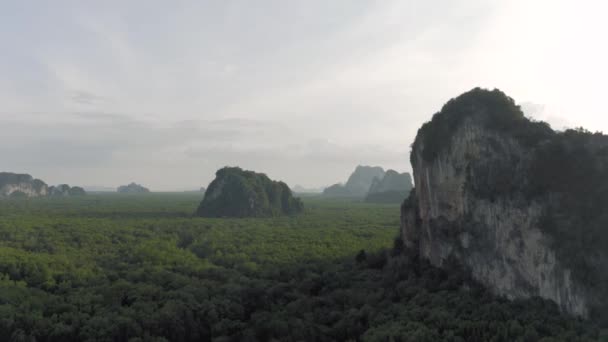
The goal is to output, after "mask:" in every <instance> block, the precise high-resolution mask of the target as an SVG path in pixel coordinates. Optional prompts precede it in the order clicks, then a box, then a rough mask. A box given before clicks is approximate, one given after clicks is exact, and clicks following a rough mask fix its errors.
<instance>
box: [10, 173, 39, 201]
mask: <svg viewBox="0 0 608 342" xmlns="http://www.w3.org/2000/svg"><path fill="white" fill-rule="evenodd" d="M47 194H48V186H47V185H46V183H44V182H43V181H41V180H40V179H35V178H34V177H32V176H30V175H28V174H19V173H12V172H0V198H9V197H39V196H46V195H47Z"/></svg>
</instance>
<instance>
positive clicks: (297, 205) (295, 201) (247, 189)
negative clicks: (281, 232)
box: [196, 167, 304, 217]
mask: <svg viewBox="0 0 608 342" xmlns="http://www.w3.org/2000/svg"><path fill="white" fill-rule="evenodd" d="M215 175H216V177H215V179H214V180H213V181H212V182H211V184H209V187H208V188H207V191H206V192H205V197H204V198H203V200H202V202H201V204H200V206H199V207H198V209H197V211H196V214H197V215H198V216H204V217H270V216H279V215H293V214H298V213H300V212H302V211H303V209H304V206H303V204H302V201H300V199H299V198H295V197H293V195H292V193H291V190H290V189H289V187H288V186H287V184H285V183H283V182H277V181H273V180H271V179H270V178H268V176H266V175H265V174H263V173H256V172H253V171H247V170H243V169H241V168H239V167H225V168H222V169H220V170H218V171H217V172H216V174H215Z"/></svg>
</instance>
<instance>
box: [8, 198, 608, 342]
mask: <svg viewBox="0 0 608 342" xmlns="http://www.w3.org/2000/svg"><path fill="white" fill-rule="evenodd" d="M197 199H198V196H197V195H196V194H158V195H157V194H144V195H130V196H125V195H122V196H121V195H117V194H107V195H89V196H85V197H74V198H70V197H67V198H64V199H61V200H51V199H48V198H43V199H31V200H29V201H4V202H2V203H0V340H11V341H20V340H27V341H34V340H36V341H87V340H89V341H93V340H97V341H211V340H213V341H222V340H224V341H244V340H249V341H271V340H273V339H274V340H280V341H347V340H361V341H387V340H389V341H390V340H393V341H399V340H400V341H472V342H476V341H509V342H510V341H520V340H521V341H527V340H530V341H535V340H539V341H597V340H598V338H599V337H598V331H597V328H596V327H595V326H594V325H593V324H591V323H589V322H585V321H579V320H576V319H572V318H569V317H567V316H564V315H563V314H561V313H559V312H558V310H557V308H556V306H555V305H554V304H551V303H548V302H545V301H542V300H538V299H533V300H527V301H516V302H510V301H507V300H505V299H502V298H498V297H495V296H492V295H491V294H490V293H488V292H487V291H485V290H483V289H482V288H480V287H479V286H478V285H477V284H475V283H474V282H471V281H470V280H468V279H466V278H464V277H463V276H462V273H460V272H459V271H458V270H457V269H456V268H451V267H450V268H449V271H443V270H439V269H436V268H434V267H432V266H430V265H429V264H426V263H425V262H423V261H420V260H417V259H416V258H414V257H410V256H408V255H407V254H406V252H407V251H403V250H400V249H397V250H392V251H388V250H385V248H388V247H389V246H390V245H391V243H392V240H393V239H392V238H393V236H394V235H395V234H394V233H395V228H394V227H396V226H397V225H398V219H397V218H398V212H399V208H398V206H395V205H372V204H364V203H350V204H348V205H346V204H344V203H338V202H330V201H319V200H316V199H313V198H310V199H308V201H309V202H307V203H306V204H307V208H308V210H307V211H306V212H305V213H303V214H302V215H298V216H293V217H289V216H285V217H275V218H267V219H265V218H261V219H209V218H197V217H195V218H191V217H189V214H190V213H191V212H192V210H193V209H194V207H195V206H196V204H197ZM394 243H395V245H396V246H403V243H402V241H401V242H400V241H399V239H397V240H396V241H395V242H394ZM357 253H359V254H358V255H359V257H358V258H357V260H355V256H356V255H357ZM363 255H365V257H363ZM543 338H545V339H544V340H543Z"/></svg>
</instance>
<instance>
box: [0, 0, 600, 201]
mask: <svg viewBox="0 0 608 342" xmlns="http://www.w3.org/2000/svg"><path fill="white" fill-rule="evenodd" d="M3 5H4V6H3V11H2V12H3V14H2V20H1V21H0V41H1V42H2V46H3V53H2V54H1V55H0V72H1V73H2V75H3V77H2V78H0V104H2V105H1V107H0V124H1V125H2V128H3V133H2V135H1V137H0V146H2V147H1V148H2V156H3V158H2V162H1V163H0V171H8V172H18V173H29V174H31V175H32V176H34V177H36V178H40V179H42V180H44V181H45V182H47V183H49V184H59V183H69V184H71V185H81V186H107V187H117V186H119V185H123V184H127V183H130V182H137V183H140V184H142V185H144V186H147V187H149V188H150V189H151V190H156V191H167V190H186V189H197V188H199V187H201V186H205V187H206V186H207V185H208V183H209V182H210V181H211V180H212V179H213V177H214V174H215V171H216V170H217V169H219V168H221V167H223V166H227V165H229V166H240V167H242V168H245V169H252V170H255V171H258V172H263V173H266V174H267V175H269V176H270V177H271V178H274V179H279V180H283V181H285V182H286V183H287V184H289V185H290V186H294V185H296V184H298V185H301V186H304V187H307V188H318V187H322V186H327V185H331V184H334V183H338V182H344V181H346V179H347V177H348V175H349V174H350V173H351V172H352V171H353V170H354V168H355V167H356V166H357V165H359V164H362V165H378V166H382V167H383V168H385V169H389V168H390V169H395V170H398V171H400V172H405V171H406V172H411V167H410V165H409V149H410V144H411V143H412V141H413V139H414V136H415V134H416V131H417V130H418V128H419V127H420V125H421V124H422V123H423V122H425V121H427V120H429V119H430V118H431V116H432V114H433V113H435V112H437V111H438V110H439V109H440V108H441V106H442V105H443V104H444V103H445V102H446V101H447V100H449V99H450V98H452V97H455V96H457V95H459V94H461V93H463V92H465V91H467V90H470V89H472V88H474V87H477V86H479V87H484V88H499V89H501V90H503V91H504V92H505V93H507V94H508V95H509V96H511V97H513V98H514V99H515V100H516V101H517V102H518V103H519V104H521V105H522V108H523V109H524V111H525V112H526V114H527V115H529V116H532V117H534V118H536V119H541V120H545V121H548V122H549V123H551V124H552V126H553V127H554V128H556V129H561V128H564V127H577V126H583V127H585V128H588V129H589V130H592V131H608V119H606V115H605V114H606V113H605V110H604V105H603V103H602V100H603V96H602V95H603V94H602V93H601V92H602V90H603V88H604V87H603V84H604V80H605V79H607V78H608V66H607V65H606V63H605V61H606V60H607V59H608V48H607V47H606V46H605V44H603V40H604V36H605V33H606V32H608V30H607V29H608V24H607V23H606V22H605V21H604V20H603V13H605V10H606V9H607V8H608V6H607V5H605V4H604V3H602V2H599V1H576V2H575V1H548V0H541V1H535V2H533V3H531V2H529V1H523V0H514V1H506V0H505V1H496V0H491V1H486V0H471V1H467V2H466V3H464V2H458V3H456V2H453V1H448V0H442V1H421V0H419V1H332V2H325V1H307V2H299V3H296V2H284V1H278V0H277V1H261V2H255V4H254V3H253V2H247V1H217V2H216V1H205V2H155V1H153V2H150V1H146V2H143V1H130V2H128V3H127V2H118V1H107V2H96V3H92V2H86V3H85V2H78V1H53V2H47V3H44V2H36V3H34V2H29V1H6V2H5V3H4V4H3Z"/></svg>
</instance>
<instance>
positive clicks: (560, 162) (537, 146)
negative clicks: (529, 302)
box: [401, 88, 608, 321]
mask: <svg viewBox="0 0 608 342" xmlns="http://www.w3.org/2000/svg"><path fill="white" fill-rule="evenodd" d="M411 163H412V167H413V171H414V182H415V191H414V192H413V194H412V195H411V196H410V198H409V199H407V200H406V201H405V202H404V204H403V206H402V216H401V221H402V223H401V232H402V238H403V240H404V242H405V245H406V246H407V247H409V248H411V249H413V250H415V251H417V252H418V253H419V254H420V255H421V256H422V257H424V258H427V259H428V260H430V261H431V262H432V263H433V264H434V265H437V266H444V265H446V264H447V263H448V262H452V261H456V262H458V263H460V264H461V265H462V266H464V267H465V268H466V269H468V270H469V271H470V272H471V274H472V276H473V277H474V278H475V279H477V280H478V281H480V282H481V283H483V284H485V285H487V286H488V287H489V288H491V289H492V290H493V291H494V292H495V293H497V294H501V295H504V296H506V297H508V298H525V297H532V296H540V297H543V298H546V299H549V300H552V301H554V302H555V303H557V305H558V306H559V307H560V308H561V309H563V310H564V311H567V312H569V313H572V314H575V315H581V316H585V317H593V318H595V319H601V320H604V321H605V320H606V308H607V307H608V306H607V298H608V296H607V292H608V255H607V253H608V231H607V230H608V137H606V136H604V135H602V134H599V133H596V134H592V133H589V132H587V131H584V130H581V129H579V130H567V131H565V132H555V131H553V130H552V129H551V128H550V127H549V125H547V124H545V123H543V122H535V121H531V120H529V119H528V118H526V117H525V116H524V114H523V113H522V111H521V110H520V108H519V107H518V106H517V105H516V104H515V102H514V101H513V100H512V99H511V98H509V97H507V96H506V95H505V94H504V93H502V92H500V91H499V90H493V91H489V90H484V89H479V88H476V89H473V90H471V91H469V92H467V93H465V94H463V95H461V96H459V97H457V98H455V99H452V100H450V101H449V102H448V103H447V104H445V105H444V107H443V108H442V109H441V111H440V112H438V113H437V114H435V115H434V116H433V119H432V120H431V121H430V122H428V123H426V124H424V125H423V126H422V127H421V128H420V130H419V131H418V135H417V136H416V139H415V142H414V144H413V145H412V151H411Z"/></svg>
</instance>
